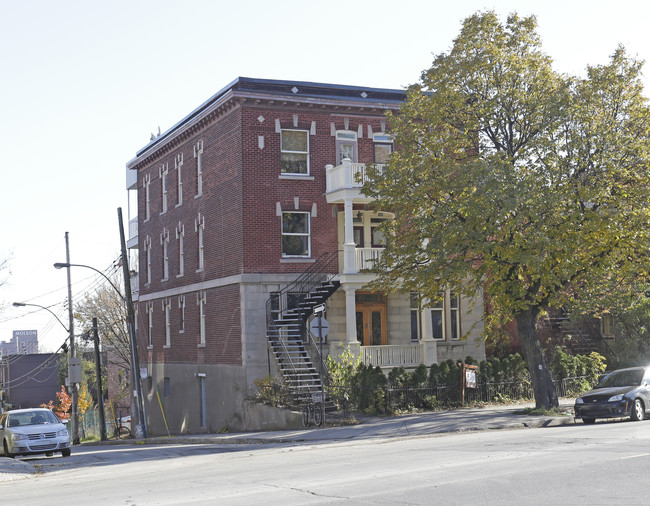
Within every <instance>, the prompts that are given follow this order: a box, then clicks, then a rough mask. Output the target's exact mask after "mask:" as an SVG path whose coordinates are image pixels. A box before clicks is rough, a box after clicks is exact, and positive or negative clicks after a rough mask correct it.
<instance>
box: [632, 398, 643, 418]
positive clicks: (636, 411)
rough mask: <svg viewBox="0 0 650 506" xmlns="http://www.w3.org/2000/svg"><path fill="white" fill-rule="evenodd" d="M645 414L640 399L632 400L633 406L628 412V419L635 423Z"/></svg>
mask: <svg viewBox="0 0 650 506" xmlns="http://www.w3.org/2000/svg"><path fill="white" fill-rule="evenodd" d="M644 414H645V407H644V406H643V402H641V399H634V404H632V411H631V412H630V418H631V419H632V420H634V421H635V422H638V421H639V420H643V415H644Z"/></svg>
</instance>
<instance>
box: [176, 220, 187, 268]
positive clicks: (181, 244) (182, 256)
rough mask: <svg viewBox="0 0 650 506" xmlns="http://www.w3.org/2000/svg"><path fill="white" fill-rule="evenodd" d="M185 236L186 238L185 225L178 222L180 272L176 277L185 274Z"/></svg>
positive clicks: (177, 239) (177, 237)
mask: <svg viewBox="0 0 650 506" xmlns="http://www.w3.org/2000/svg"><path fill="white" fill-rule="evenodd" d="M184 238H185V226H184V225H183V224H182V223H180V222H179V223H178V226H177V227H176V242H177V246H178V258H177V259H176V260H177V261H178V274H177V275H176V277H181V276H182V275H183V274H185V250H184V247H185V245H184Z"/></svg>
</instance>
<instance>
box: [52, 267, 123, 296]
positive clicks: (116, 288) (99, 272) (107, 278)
mask: <svg viewBox="0 0 650 506" xmlns="http://www.w3.org/2000/svg"><path fill="white" fill-rule="evenodd" d="M64 267H65V268H68V267H85V268H86V269H92V270H93V271H95V272H96V273H98V274H100V275H102V276H104V279H105V280H106V281H108V282H109V284H110V285H111V286H112V287H113V289H114V290H115V291H116V292H117V294H118V295H119V296H120V299H122V300H123V301H125V299H124V295H122V292H120V289H119V288H118V287H116V286H115V284H114V283H113V282H112V281H111V279H110V278H109V277H108V276H107V275H106V274H104V273H103V272H102V271H100V270H99V269H95V268H94V267H91V266H90V265H83V264H70V263H68V262H57V263H55V264H54V268H55V269H63V268H64Z"/></svg>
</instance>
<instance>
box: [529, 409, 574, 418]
mask: <svg viewBox="0 0 650 506" xmlns="http://www.w3.org/2000/svg"><path fill="white" fill-rule="evenodd" d="M521 413H523V414H524V415H530V416H569V415H571V413H570V412H569V411H567V409H566V408H551V409H544V408H539V409H537V408H524V409H523V410H522V411H521Z"/></svg>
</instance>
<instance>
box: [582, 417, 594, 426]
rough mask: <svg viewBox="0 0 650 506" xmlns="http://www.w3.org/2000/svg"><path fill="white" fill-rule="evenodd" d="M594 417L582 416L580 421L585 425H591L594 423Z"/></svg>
mask: <svg viewBox="0 0 650 506" xmlns="http://www.w3.org/2000/svg"><path fill="white" fill-rule="evenodd" d="M595 422H596V419H595V418H583V419H582V423H584V424H586V425H591V424H592V423H595Z"/></svg>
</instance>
